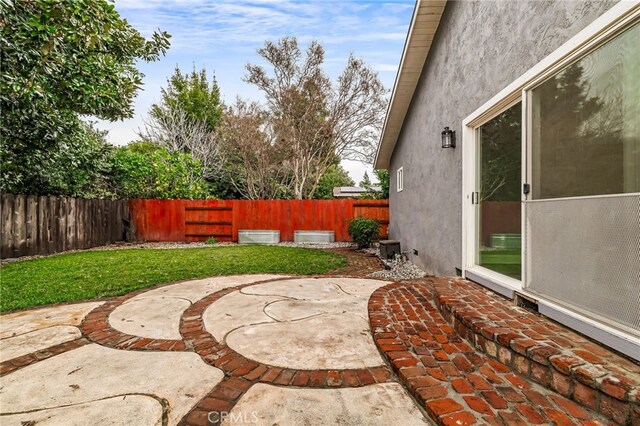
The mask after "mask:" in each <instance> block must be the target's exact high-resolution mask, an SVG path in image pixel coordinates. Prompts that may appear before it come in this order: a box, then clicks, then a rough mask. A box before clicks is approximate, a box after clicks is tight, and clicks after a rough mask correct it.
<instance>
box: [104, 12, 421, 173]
mask: <svg viewBox="0 0 640 426" xmlns="http://www.w3.org/2000/svg"><path fill="white" fill-rule="evenodd" d="M115 4H116V9H117V10H118V12H119V13H120V14H121V15H122V16H123V17H124V18H126V19H127V20H128V21H129V22H130V23H131V24H132V25H133V26H134V27H135V28H137V29H138V30H139V31H141V32H142V34H143V35H145V36H148V35H149V34H151V33H152V32H153V31H154V30H156V29H157V28H160V29H162V30H164V31H167V32H169V33H170V34H171V35H172V38H171V48H170V49H169V52H168V53H167V55H166V56H165V57H163V58H162V59H161V60H160V61H158V62H152V63H144V62H142V63H140V69H141V70H142V72H143V73H144V74H145V79H144V88H143V90H142V91H141V92H140V93H139V95H138V97H137V98H136V101H135V107H136V108H135V117H134V118H133V119H131V120H125V121H119V122H115V123H109V122H100V123H99V126H100V127H101V128H103V129H107V130H109V141H110V142H111V143H113V144H116V145H122V144H125V143H127V142H129V141H131V140H134V139H135V138H136V130H137V129H138V128H140V127H141V126H142V120H143V118H144V117H145V115H146V114H147V111H148V110H149V107H150V105H151V104H152V103H154V102H156V101H158V100H159V97H160V87H162V86H164V85H165V84H166V79H167V77H168V76H169V75H171V74H172V72H173V70H174V68H175V66H176V64H177V65H178V66H179V67H180V68H181V69H182V70H190V69H191V68H192V67H193V65H195V66H196V68H201V67H203V66H204V67H206V68H207V71H208V72H209V73H215V75H216V78H217V80H218V84H219V86H220V90H221V93H222V97H223V100H224V101H225V102H227V103H232V102H233V101H234V100H235V97H236V96H241V97H243V98H248V99H254V100H261V95H260V93H259V92H258V91H256V89H255V88H254V87H253V86H251V85H248V84H246V83H244V82H243V81H242V77H243V76H244V75H245V69H244V66H245V64H246V63H247V62H252V63H261V61H260V60H259V57H258V55H257V53H256V49H257V48H259V47H261V46H262V45H263V43H264V41H265V40H277V39H278V38H280V37H283V36H286V35H293V36H297V37H298V39H299V41H300V42H301V45H302V46H303V47H305V46H306V44H307V43H308V42H309V41H311V40H313V39H316V40H318V41H320V42H321V43H322V44H323V45H324V47H325V51H326V63H325V69H326V71H327V73H328V74H329V75H330V76H331V77H333V78H334V79H335V77H337V75H338V74H339V73H340V71H341V70H342V69H343V68H344V66H345V64H346V59H347V57H348V55H349V52H353V53H354V54H355V55H356V56H358V57H361V58H363V59H364V60H365V61H366V62H367V63H368V64H369V65H371V66H372V67H373V68H374V69H375V70H376V71H377V72H378V73H379V77H380V79H381V80H382V82H383V83H384V84H385V86H386V87H387V88H388V89H389V90H391V89H392V88H393V81H394V79H395V75H396V70H397V67H398V63H399V61H400V57H401V55H402V48H403V44H404V39H405V36H406V33H407V29H408V26H409V22H410V20H411V14H412V11H413V5H414V0H380V1H376V0H368V1H365V0H352V1H333V0H328V1H327V0H325V1H322V0H315V1H297V0H115ZM343 166H344V167H345V168H346V169H347V170H348V171H349V173H350V174H351V176H352V178H353V179H354V180H355V181H356V183H357V182H358V181H360V179H361V178H362V174H363V173H364V171H365V170H366V169H368V170H370V167H367V166H364V165H361V164H360V163H354V162H344V163H343Z"/></svg>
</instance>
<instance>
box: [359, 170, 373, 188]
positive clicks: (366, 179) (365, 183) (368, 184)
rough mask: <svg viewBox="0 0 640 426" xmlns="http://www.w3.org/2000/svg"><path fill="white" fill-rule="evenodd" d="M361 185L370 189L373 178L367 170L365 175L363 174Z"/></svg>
mask: <svg viewBox="0 0 640 426" xmlns="http://www.w3.org/2000/svg"><path fill="white" fill-rule="evenodd" d="M360 187H361V188H364V189H366V190H369V188H371V179H369V174H368V173H367V172H364V176H362V180H361V181H360Z"/></svg>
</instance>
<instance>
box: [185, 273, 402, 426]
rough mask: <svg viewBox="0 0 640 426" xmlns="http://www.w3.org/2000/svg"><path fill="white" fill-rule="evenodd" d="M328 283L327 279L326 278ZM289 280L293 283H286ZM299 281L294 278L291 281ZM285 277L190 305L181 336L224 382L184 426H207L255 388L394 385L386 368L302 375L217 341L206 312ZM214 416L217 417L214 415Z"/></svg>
mask: <svg viewBox="0 0 640 426" xmlns="http://www.w3.org/2000/svg"><path fill="white" fill-rule="evenodd" d="M325 278H326V277H325ZM284 279H285V280H286V279H290V278H284ZM293 279H295V278H293ZM282 280H283V278H277V279H273V280H267V281H262V282H257V283H248V284H243V285H239V286H235V287H228V288H225V289H222V290H219V291H217V292H215V293H212V294H210V295H208V296H206V297H204V298H202V299H200V300H198V301H197V302H195V303H193V304H192V305H191V306H189V307H188V308H187V309H186V310H185V311H184V313H183V315H182V318H181V321H180V334H181V335H182V337H183V339H184V342H185V344H186V345H187V347H188V348H192V349H193V350H194V351H195V352H196V353H197V354H198V355H200V357H201V358H202V360H203V361H204V362H206V363H207V364H209V365H211V366H213V367H216V368H218V369H220V370H222V371H223V373H224V375H225V379H224V380H223V381H222V382H220V383H219V384H218V385H216V386H215V387H214V388H213V389H212V391H211V392H209V394H208V395H207V396H205V397H204V398H203V399H202V400H201V401H200V402H199V403H198V404H196V405H195V406H194V407H193V408H192V409H191V411H190V412H189V413H188V414H187V415H185V416H184V418H183V419H182V420H181V421H180V424H181V425H207V424H216V423H215V422H209V418H208V417H207V413H209V412H212V411H217V412H218V416H217V417H218V418H219V414H220V412H229V411H230V410H231V409H232V408H233V407H234V406H235V404H236V403H237V402H238V400H239V399H240V397H241V396H242V394H244V392H246V391H247V390H248V389H249V388H250V387H251V386H253V385H254V384H256V383H265V384H271V385H277V386H292V387H300V388H316V389H334V388H350V387H361V386H368V385H372V384H376V383H388V382H393V381H395V380H394V378H393V376H392V374H391V371H390V370H389V368H388V367H387V366H386V365H381V366H376V367H370V368H356V369H353V368H352V369H312V370H301V369H294V368H284V367H277V366H272V365H269V364H265V363H262V362H260V361H256V360H252V359H249V358H247V357H245V356H244V355H242V354H240V353H238V352H236V351H235V350H233V349H232V348H230V347H229V346H227V345H226V344H225V343H221V342H218V341H217V340H216V338H215V337H213V335H212V334H211V333H209V332H208V331H207V330H206V328H205V325H204V321H203V319H202V316H203V314H204V312H205V311H206V310H207V308H209V306H211V305H212V304H213V303H215V302H216V301H217V300H219V299H220V298H222V297H224V296H225V295H227V294H229V293H232V292H234V291H237V290H240V289H242V288H245V287H249V286H254V285H259V284H265V283H268V282H272V281H282ZM214 417H216V415H214Z"/></svg>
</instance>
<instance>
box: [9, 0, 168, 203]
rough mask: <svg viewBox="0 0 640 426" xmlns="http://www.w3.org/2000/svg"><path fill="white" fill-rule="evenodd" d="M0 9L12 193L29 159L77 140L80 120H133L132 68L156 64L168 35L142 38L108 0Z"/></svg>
mask: <svg viewBox="0 0 640 426" xmlns="http://www.w3.org/2000/svg"><path fill="white" fill-rule="evenodd" d="M0 8H1V12H2V19H0V35H1V37H2V40H1V41H2V50H1V51H0V60H1V62H2V69H1V71H0V109H1V110H2V121H1V124H0V131H1V133H2V154H3V159H2V169H3V170H2V178H3V179H2V186H3V189H4V190H7V189H11V190H14V191H17V190H21V189H24V188H26V187H20V186H17V187H16V186H13V187H11V186H8V185H7V184H6V183H5V180H6V181H7V182H14V183H16V182H19V181H20V179H19V178H17V177H16V174H17V173H19V172H21V170H22V169H24V168H25V164H24V163H25V161H26V159H27V158H29V157H30V156H34V155H46V153H45V152H44V151H46V150H50V149H53V150H55V149H58V148H57V147H56V144H61V143H65V141H68V140H73V139H75V138H77V137H80V136H82V135H83V133H84V132H85V129H83V124H82V123H81V121H80V116H82V115H87V116H95V117H98V118H102V119H106V120H118V119H123V118H128V117H131V116H132V115H133V99H134V97H135V95H136V93H137V91H138V90H139V89H140V87H141V85H142V78H143V74H142V73H141V72H140V71H139V70H138V69H137V68H136V62H137V61H138V60H143V61H155V60H158V59H159V58H160V56H161V55H163V54H164V53H165V52H166V50H167V48H168V47H169V37H170V36H169V35H168V34H167V33H165V32H161V31H158V32H154V33H153V34H152V35H151V37H150V38H149V39H145V38H144V37H143V36H142V35H141V34H140V33H139V32H138V31H137V30H136V29H135V28H133V27H132V26H131V25H129V23H128V22H127V21H126V20H125V19H122V18H121V17H120V15H119V14H118V12H117V11H116V10H115V8H114V6H113V4H112V3H111V2H108V1H105V0H69V1H56V0H14V1H11V0H0ZM22 172H23V173H24V172H25V171H24V170H22ZM26 180H28V177H27V179H26ZM26 180H25V179H22V181H23V182H25V181H26ZM40 193H42V192H40Z"/></svg>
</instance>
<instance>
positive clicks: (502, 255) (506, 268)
mask: <svg viewBox="0 0 640 426" xmlns="http://www.w3.org/2000/svg"><path fill="white" fill-rule="evenodd" d="M521 262H522V261H521V252H520V250H514V249H506V250H481V251H480V265H481V266H484V267H485V268H488V269H491V270H492V271H496V272H499V273H501V274H504V275H508V276H510V277H512V278H516V279H520V268H521Z"/></svg>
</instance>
